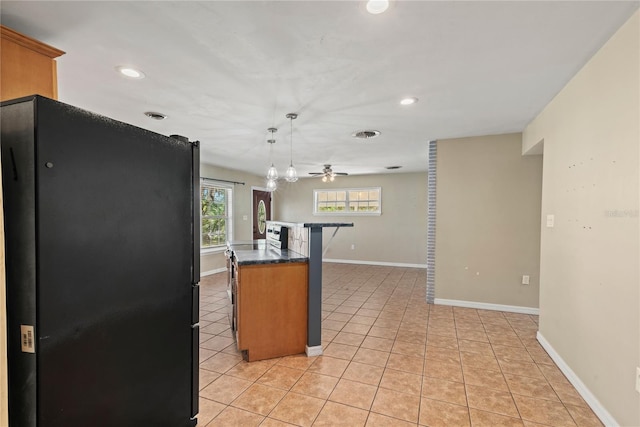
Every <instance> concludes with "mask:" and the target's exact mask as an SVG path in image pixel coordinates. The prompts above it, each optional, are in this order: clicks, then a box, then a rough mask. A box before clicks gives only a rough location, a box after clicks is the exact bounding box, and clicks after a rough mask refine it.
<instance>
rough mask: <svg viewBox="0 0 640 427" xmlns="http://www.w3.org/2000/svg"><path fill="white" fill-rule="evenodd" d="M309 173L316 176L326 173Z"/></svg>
mask: <svg viewBox="0 0 640 427" xmlns="http://www.w3.org/2000/svg"><path fill="white" fill-rule="evenodd" d="M309 175H314V176H318V175H324V172H309Z"/></svg>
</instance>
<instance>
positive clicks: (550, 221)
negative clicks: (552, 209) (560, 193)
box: [547, 215, 556, 228]
mask: <svg viewBox="0 0 640 427" xmlns="http://www.w3.org/2000/svg"><path fill="white" fill-rule="evenodd" d="M555 219H556V218H555V216H554V215H547V227H548V228H553V224H554V223H555Z"/></svg>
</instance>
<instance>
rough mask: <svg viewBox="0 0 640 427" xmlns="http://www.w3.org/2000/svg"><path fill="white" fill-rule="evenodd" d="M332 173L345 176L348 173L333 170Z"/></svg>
mask: <svg viewBox="0 0 640 427" xmlns="http://www.w3.org/2000/svg"><path fill="white" fill-rule="evenodd" d="M333 174H334V175H340V176H347V175H349V174H348V173H346V172H334V173H333Z"/></svg>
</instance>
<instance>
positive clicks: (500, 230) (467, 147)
mask: <svg viewBox="0 0 640 427" xmlns="http://www.w3.org/2000/svg"><path fill="white" fill-rule="evenodd" d="M437 148H438V154H437V173H436V269H435V296H436V298H437V299H451V300H461V301H472V302H483V303H490V304H503V305H512V306H521V307H533V308H537V307H538V289H539V285H538V284H539V280H538V279H539V278H538V271H539V256H540V253H539V247H540V246H539V244H540V199H541V188H542V158H541V156H522V155H521V148H522V139H521V134H519V133H518V134H507V135H491V136H481V137H472V138H462V139H449V140H441V141H438V147H437ZM523 275H529V276H530V284H529V285H523V284H522V276H523Z"/></svg>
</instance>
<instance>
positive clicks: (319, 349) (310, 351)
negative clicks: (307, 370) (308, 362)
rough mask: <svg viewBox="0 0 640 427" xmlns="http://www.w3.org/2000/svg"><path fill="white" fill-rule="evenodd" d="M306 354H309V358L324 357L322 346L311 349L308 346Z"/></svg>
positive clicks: (305, 349)
mask: <svg viewBox="0 0 640 427" xmlns="http://www.w3.org/2000/svg"><path fill="white" fill-rule="evenodd" d="M304 352H305V353H307V357H313V356H322V346H321V345H314V346H312V347H309V346H308V345H305V346H304Z"/></svg>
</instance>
